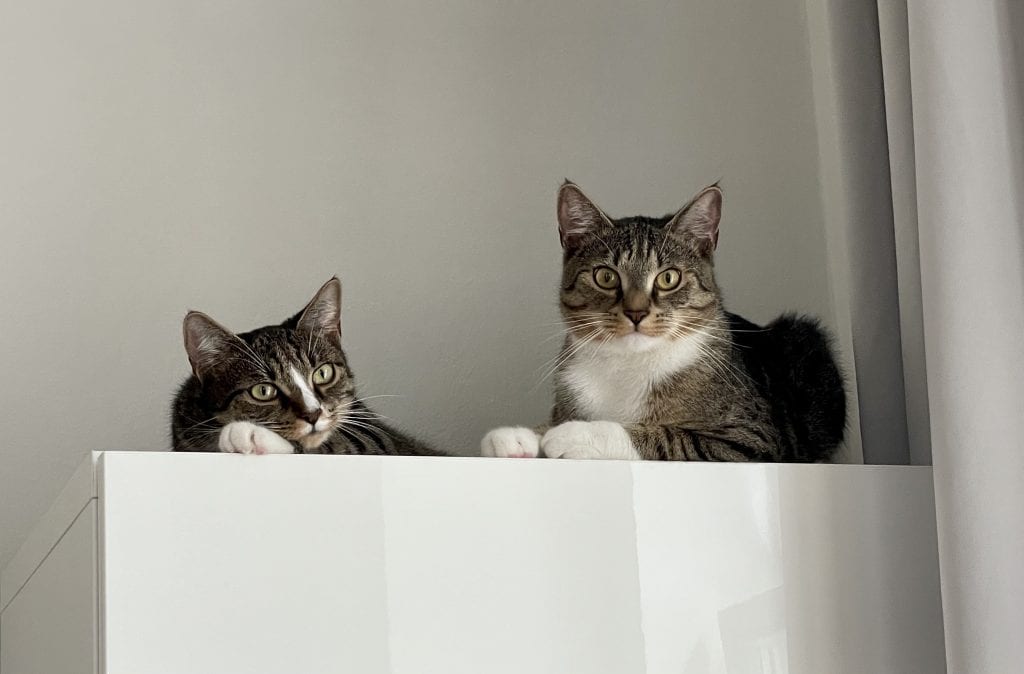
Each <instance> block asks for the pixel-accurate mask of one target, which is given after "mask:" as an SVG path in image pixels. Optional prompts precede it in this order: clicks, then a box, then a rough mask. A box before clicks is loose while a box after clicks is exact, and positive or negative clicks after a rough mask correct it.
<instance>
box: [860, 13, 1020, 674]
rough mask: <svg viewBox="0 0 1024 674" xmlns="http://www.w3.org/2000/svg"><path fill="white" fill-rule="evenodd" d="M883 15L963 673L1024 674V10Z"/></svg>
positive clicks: (909, 290) (895, 153)
mask: <svg viewBox="0 0 1024 674" xmlns="http://www.w3.org/2000/svg"><path fill="white" fill-rule="evenodd" d="M878 9H879V24H880V32H881V35H882V54H883V66H884V75H885V89H886V97H887V100H886V108H887V124H888V127H889V138H890V167H891V169H892V182H893V195H894V216H895V221H896V227H897V231H898V232H899V231H900V228H901V223H902V227H903V230H902V231H903V232H904V233H906V232H907V231H908V230H912V229H914V228H916V233H917V237H916V240H915V239H914V237H905V239H904V241H903V242H901V241H900V240H899V239H900V237H899V235H898V236H897V248H898V255H897V259H898V261H899V264H900V267H901V278H900V302H901V304H904V303H905V304H907V305H910V306H917V304H918V303H919V306H920V308H921V317H922V322H921V326H922V328H923V330H922V333H923V344H924V363H925V369H926V371H927V374H926V377H925V376H924V375H923V374H922V376H921V377H919V378H918V381H919V382H920V383H923V382H925V381H926V382H927V387H926V391H927V401H926V402H927V416H928V418H929V419H930V429H931V443H932V459H933V463H934V473H935V498H936V511H937V518H938V531H939V559H940V572H941V577H942V604H943V614H944V620H945V631H946V653H947V660H948V668H949V672H951V673H954V674H959V673H961V672H971V673H974V672H992V673H1003V672H1007V673H1009V672H1024V219H1022V217H1024V2H1021V1H1020V0H969V1H968V0H908V1H907V2H903V1H902V0H900V1H898V2H893V1H892V0H879V1H878ZM915 192H916V198H915ZM918 255H919V264H920V271H919V278H914V279H912V280H911V279H910V278H909V277H907V276H905V274H906V272H907V271H908V270H911V271H913V272H914V273H913V274H912V275H913V276H917V267H916V265H917V263H918ZM905 337H906V336H905ZM908 390H909V388H908Z"/></svg>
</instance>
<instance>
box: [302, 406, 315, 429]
mask: <svg viewBox="0 0 1024 674" xmlns="http://www.w3.org/2000/svg"><path fill="white" fill-rule="evenodd" d="M299 418H300V419H302V420H303V421H305V422H306V423H308V424H309V425H310V426H315V425H316V422H318V421H320V408H317V409H315V410H303V411H301V412H299Z"/></svg>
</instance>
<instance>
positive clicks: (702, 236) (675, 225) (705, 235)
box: [668, 184, 722, 257]
mask: <svg viewBox="0 0 1024 674" xmlns="http://www.w3.org/2000/svg"><path fill="white" fill-rule="evenodd" d="M721 219H722V189H721V188H720V187H719V186H718V185H717V184H716V185H710V186H708V187H705V188H704V189H703V190H701V191H700V193H699V194H697V196H695V197H694V198H693V199H691V200H690V203H688V204H686V205H685V206H683V207H682V209H680V211H679V212H678V213H676V214H675V215H674V216H673V217H672V220H671V221H669V223H668V227H669V229H670V231H672V232H673V233H674V234H675V235H676V236H679V237H680V238H682V239H684V240H685V241H687V242H688V243H689V244H690V245H691V246H692V247H693V249H694V251H695V252H696V253H698V254H699V255H703V256H705V257H706V256H709V255H711V253H712V252H714V250H715V248H717V247H718V223H719V221H720V220H721Z"/></svg>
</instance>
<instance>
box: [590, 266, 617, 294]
mask: <svg viewBox="0 0 1024 674" xmlns="http://www.w3.org/2000/svg"><path fill="white" fill-rule="evenodd" d="M594 283H596V284H597V287H598V288H604V289H605V290H612V289H614V288H618V287H619V274H618V273H617V272H616V271H615V270H614V269H612V268H611V267H598V268H597V269H595V270H594Z"/></svg>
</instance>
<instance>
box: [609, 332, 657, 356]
mask: <svg viewBox="0 0 1024 674" xmlns="http://www.w3.org/2000/svg"><path fill="white" fill-rule="evenodd" d="M665 343H666V340H665V338H664V337H651V336H650V335H644V334H641V333H639V332H631V333H628V334H625V335H622V336H621V337H616V338H615V339H613V340H611V341H609V342H608V344H607V346H608V347H610V348H611V349H613V350H616V351H623V352H628V353H642V352H644V351H651V350H652V349H656V348H658V347H660V346H663V345H664V344H665Z"/></svg>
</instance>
